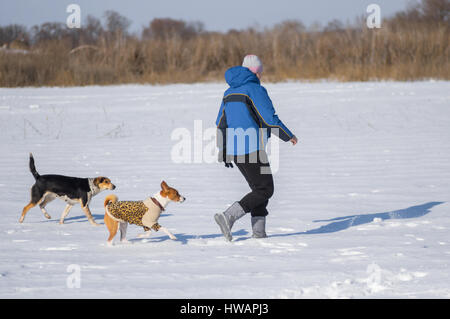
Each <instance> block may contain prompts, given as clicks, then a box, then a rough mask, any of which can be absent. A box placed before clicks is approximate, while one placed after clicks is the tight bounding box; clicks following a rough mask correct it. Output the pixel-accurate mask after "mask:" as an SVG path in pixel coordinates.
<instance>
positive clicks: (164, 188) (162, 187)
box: [161, 181, 169, 192]
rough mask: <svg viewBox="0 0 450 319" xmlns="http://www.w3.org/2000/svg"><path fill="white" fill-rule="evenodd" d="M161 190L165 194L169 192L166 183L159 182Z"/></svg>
mask: <svg viewBox="0 0 450 319" xmlns="http://www.w3.org/2000/svg"><path fill="white" fill-rule="evenodd" d="M161 189H162V190H163V191H165V192H167V191H168V190H169V185H167V183H166V182H165V181H162V182H161Z"/></svg>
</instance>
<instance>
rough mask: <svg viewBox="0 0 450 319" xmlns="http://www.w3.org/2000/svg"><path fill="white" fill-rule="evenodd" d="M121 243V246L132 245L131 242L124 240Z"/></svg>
mask: <svg viewBox="0 0 450 319" xmlns="http://www.w3.org/2000/svg"><path fill="white" fill-rule="evenodd" d="M120 243H121V244H125V245H128V244H131V242H130V241H128V240H127V239H122V240H121V241H120Z"/></svg>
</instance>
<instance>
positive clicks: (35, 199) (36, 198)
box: [19, 184, 44, 223]
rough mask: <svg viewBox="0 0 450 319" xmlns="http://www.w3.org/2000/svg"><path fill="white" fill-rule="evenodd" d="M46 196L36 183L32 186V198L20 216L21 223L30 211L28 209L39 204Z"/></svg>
mask: <svg viewBox="0 0 450 319" xmlns="http://www.w3.org/2000/svg"><path fill="white" fill-rule="evenodd" d="M43 197H44V192H42V191H41V190H40V189H39V187H38V186H36V184H34V185H33V187H31V200H30V202H29V203H28V205H27V206H25V207H24V208H23V210H22V215H21V216H20V219H19V223H23V220H24V219H25V215H26V214H27V213H28V211H29V210H30V209H31V208H33V207H34V206H36V205H37V204H39V203H40V202H41V201H42V198H43Z"/></svg>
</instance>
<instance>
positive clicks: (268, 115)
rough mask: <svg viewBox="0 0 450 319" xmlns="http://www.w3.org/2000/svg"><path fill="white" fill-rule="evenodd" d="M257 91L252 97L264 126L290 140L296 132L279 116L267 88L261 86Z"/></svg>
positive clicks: (283, 138) (282, 138)
mask: <svg viewBox="0 0 450 319" xmlns="http://www.w3.org/2000/svg"><path fill="white" fill-rule="evenodd" d="M256 93H257V94H254V95H253V96H251V98H252V102H253V106H254V108H255V109H256V113H257V115H258V117H259V118H261V119H262V124H263V126H264V127H266V128H270V129H271V132H272V133H274V134H275V135H277V136H278V137H279V138H280V139H281V140H283V141H285V142H287V141H289V140H290V139H291V138H292V137H293V136H294V134H292V132H291V131H290V130H289V129H288V128H287V127H286V125H284V124H283V122H282V121H281V120H280V119H279V118H278V115H277V114H276V113H275V109H274V107H273V104H272V101H271V99H270V97H269V95H268V94H267V90H266V89H265V88H264V87H262V86H260V87H259V88H258V89H257V92H256Z"/></svg>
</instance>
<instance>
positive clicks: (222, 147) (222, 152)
mask: <svg viewBox="0 0 450 319" xmlns="http://www.w3.org/2000/svg"><path fill="white" fill-rule="evenodd" d="M216 126H217V136H216V143H217V148H218V149H219V154H218V156H219V158H218V160H219V162H225V163H227V156H226V154H227V150H226V145H227V141H226V130H227V118H226V115H225V103H224V102H223V101H222V104H221V105H220V109H219V114H218V115H217V119H216Z"/></svg>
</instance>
